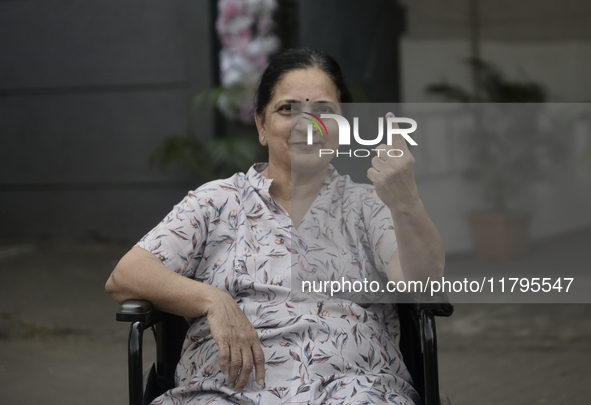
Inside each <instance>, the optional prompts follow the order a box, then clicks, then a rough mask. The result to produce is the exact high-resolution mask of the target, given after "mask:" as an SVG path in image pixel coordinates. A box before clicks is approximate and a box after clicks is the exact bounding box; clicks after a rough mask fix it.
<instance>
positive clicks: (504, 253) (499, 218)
mask: <svg viewBox="0 0 591 405" xmlns="http://www.w3.org/2000/svg"><path fill="white" fill-rule="evenodd" d="M530 218H531V214H530V213H529V212H523V211H517V212H506V213H502V212H478V213H474V214H471V215H469V216H468V220H469V221H470V225H471V227H472V234H473V235H474V244H475V247H476V253H477V255H478V257H479V258H481V259H493V260H508V259H513V258H516V257H520V256H524V255H525V254H526V253H527V245H528V239H529V221H530Z"/></svg>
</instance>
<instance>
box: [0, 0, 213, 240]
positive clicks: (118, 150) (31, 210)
mask: <svg viewBox="0 0 591 405" xmlns="http://www.w3.org/2000/svg"><path fill="white" fill-rule="evenodd" d="M210 30H211V28H210V26H209V9H208V2H207V1H198V2H196V1H189V0H186V1H184V0H127V1H124V2H121V1H115V0H100V1H97V0H94V1H85V2H79V1H74V0H50V1H24V2H21V1H19V2H0V54H1V55H2V58H1V59H0V72H2V74H1V75H0V136H1V139H2V147H1V148H0V165H1V169H2V170H0V199H1V201H2V208H1V212H0V237H3V238H8V237H31V236H53V237H55V236H57V237H74V238H86V237H94V238H104V239H111V240H112V239H115V240H127V241H135V240H137V239H138V238H139V237H141V236H142V235H143V234H144V233H145V232H147V231H148V230H149V229H150V228H151V227H152V226H154V225H155V224H156V223H157V222H158V221H159V220H160V219H161V218H162V217H163V216H164V215H165V214H166V213H167V212H168V210H170V208H171V207H172V205H173V204H174V203H176V202H178V201H179V200H180V199H181V198H182V197H183V196H184V195H185V194H186V192H187V190H189V189H192V188H195V187H196V186H198V185H199V184H200V180H199V179H197V178H195V177H194V176H191V175H189V174H188V173H179V172H177V173H172V174H167V173H163V172H162V171H161V170H160V169H159V168H157V167H153V166H150V164H149V156H150V154H151V153H152V152H153V151H154V149H155V148H156V147H157V145H158V144H159V143H160V142H161V141H162V140H163V139H164V137H166V136H167V135H170V134H181V133H184V131H185V127H186V125H187V124H188V122H189V119H188V109H189V105H190V102H191V99H192V97H193V96H194V95H195V94H196V93H197V92H199V91H202V90H204V89H206V88H208V87H209V86H210V85H211V77H212V73H211V72H210ZM199 118H200V119H198V122H199V129H200V131H201V136H203V137H205V138H206V137H209V136H211V131H212V129H211V127H212V126H211V120H210V119H209V117H208V116H207V114H204V115H203V116H201V117H199Z"/></svg>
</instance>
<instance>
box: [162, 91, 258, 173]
mask: <svg viewBox="0 0 591 405" xmlns="http://www.w3.org/2000/svg"><path fill="white" fill-rule="evenodd" d="M223 94H224V93H223V89H222V88H221V87H214V88H212V89H210V90H207V91H205V92H202V93H200V94H198V95H197V96H195V98H194V100H193V105H192V110H191V111H192V114H196V111H197V110H198V109H202V108H208V109H210V110H213V109H215V108H217V106H218V99H219V98H220V96H222V95H223ZM222 117H223V116H222ZM222 125H223V128H224V130H223V133H222V134H216V136H215V137H214V138H213V139H211V140H209V141H203V140H201V139H199V138H198V137H197V135H196V134H194V133H193V132H192V131H191V130H189V129H187V131H186V133H185V135H178V134H177V135H170V136H168V137H166V138H165V139H164V141H163V142H162V144H160V146H159V147H158V148H157V149H156V150H155V151H154V153H152V156H151V157H150V160H151V162H152V163H156V164H158V165H160V166H162V167H163V168H165V169H173V168H178V167H187V168H189V169H191V170H192V171H194V172H196V173H198V174H200V175H201V176H203V177H204V178H205V179H206V180H211V179H218V178H225V177H229V176H231V175H233V174H234V173H236V172H245V171H246V170H248V168H249V167H250V166H251V165H252V164H254V163H256V162H260V161H263V160H265V159H266V153H267V151H266V148H264V147H263V146H262V145H261V144H260V143H259V142H258V135H257V130H256V127H255V126H254V125H247V124H242V123H238V122H235V121H232V120H230V119H229V118H225V117H223V118H222Z"/></svg>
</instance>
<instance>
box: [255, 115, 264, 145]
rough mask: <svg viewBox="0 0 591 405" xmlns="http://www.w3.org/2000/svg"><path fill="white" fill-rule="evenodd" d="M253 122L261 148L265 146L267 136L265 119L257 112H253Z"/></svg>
mask: <svg viewBox="0 0 591 405" xmlns="http://www.w3.org/2000/svg"><path fill="white" fill-rule="evenodd" d="M254 122H255V123H256V125H257V131H258V133H259V142H260V143H261V145H263V146H267V136H266V131H265V118H264V117H261V116H260V115H259V114H258V112H257V111H256V110H255V112H254Z"/></svg>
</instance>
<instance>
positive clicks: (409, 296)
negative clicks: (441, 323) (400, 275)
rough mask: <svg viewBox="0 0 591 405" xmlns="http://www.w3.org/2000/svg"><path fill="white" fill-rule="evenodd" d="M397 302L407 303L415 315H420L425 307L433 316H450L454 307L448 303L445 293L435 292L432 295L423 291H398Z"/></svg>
mask: <svg viewBox="0 0 591 405" xmlns="http://www.w3.org/2000/svg"><path fill="white" fill-rule="evenodd" d="M398 302H399V303H400V304H408V307H410V308H411V309H412V310H413V311H414V312H415V314H416V315H417V316H420V313H421V311H422V310H424V309H427V310H430V312H431V313H432V314H433V315H435V316H446V317H447V316H451V315H452V314H453V312H454V307H453V305H452V304H450V303H449V299H448V298H447V294H445V293H444V292H436V293H433V295H430V294H425V293H401V292H399V293H398Z"/></svg>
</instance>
